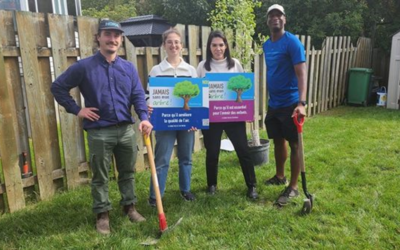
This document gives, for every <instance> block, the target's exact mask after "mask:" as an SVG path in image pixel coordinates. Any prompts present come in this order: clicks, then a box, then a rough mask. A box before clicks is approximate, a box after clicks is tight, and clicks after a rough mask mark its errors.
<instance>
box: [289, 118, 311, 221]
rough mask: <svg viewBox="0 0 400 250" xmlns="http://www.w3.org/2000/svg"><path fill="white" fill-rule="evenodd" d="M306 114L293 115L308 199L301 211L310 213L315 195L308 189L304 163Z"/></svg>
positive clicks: (302, 179) (305, 192) (302, 181)
mask: <svg viewBox="0 0 400 250" xmlns="http://www.w3.org/2000/svg"><path fill="white" fill-rule="evenodd" d="M304 120H305V118H304V116H303V117H301V118H300V119H299V118H298V116H297V113H296V114H295V115H294V116H293V121H294V124H295V125H296V127H297V133H298V138H299V162H300V170H301V184H302V187H303V191H304V194H305V195H306V199H304V203H303V208H302V210H301V212H302V213H303V214H308V213H310V212H311V210H312V208H313V205H314V196H313V195H312V194H310V193H309V192H308V190H307V181H306V166H305V164H304V147H303V125H304Z"/></svg>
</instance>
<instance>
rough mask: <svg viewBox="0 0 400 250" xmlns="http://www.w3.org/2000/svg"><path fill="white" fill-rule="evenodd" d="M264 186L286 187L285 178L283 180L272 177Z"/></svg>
mask: <svg viewBox="0 0 400 250" xmlns="http://www.w3.org/2000/svg"><path fill="white" fill-rule="evenodd" d="M265 185H267V186H270V185H287V180H286V177H283V179H279V178H278V176H276V175H274V177H272V178H271V179H269V180H266V181H265Z"/></svg>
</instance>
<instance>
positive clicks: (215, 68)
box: [197, 58, 244, 77]
mask: <svg viewBox="0 0 400 250" xmlns="http://www.w3.org/2000/svg"><path fill="white" fill-rule="evenodd" d="M232 59H233V61H234V62H235V65H234V66H233V67H232V68H230V69H228V64H227V61H226V60H227V59H226V58H225V59H222V60H214V59H212V58H211V62H210V67H211V71H207V70H206V68H205V67H204V64H205V62H206V60H203V61H201V62H200V63H199V66H197V75H198V76H199V77H204V76H205V75H206V73H242V72H244V70H243V67H242V65H241V64H240V62H239V60H237V59H236V58H232Z"/></svg>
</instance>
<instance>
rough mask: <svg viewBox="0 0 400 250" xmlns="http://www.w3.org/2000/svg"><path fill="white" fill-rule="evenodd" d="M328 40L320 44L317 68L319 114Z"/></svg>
mask: <svg viewBox="0 0 400 250" xmlns="http://www.w3.org/2000/svg"><path fill="white" fill-rule="evenodd" d="M327 42H328V38H325V40H324V41H323V43H322V50H321V65H320V67H319V72H320V77H319V83H318V112H317V113H320V112H322V111H323V104H322V103H323V100H322V99H323V92H324V88H325V71H326V69H325V64H326V62H325V57H326V56H325V55H326V50H327V46H328V44H327Z"/></svg>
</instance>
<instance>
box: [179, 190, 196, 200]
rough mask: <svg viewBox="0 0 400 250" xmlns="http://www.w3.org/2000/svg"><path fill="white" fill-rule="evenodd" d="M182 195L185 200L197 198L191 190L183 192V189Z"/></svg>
mask: <svg viewBox="0 0 400 250" xmlns="http://www.w3.org/2000/svg"><path fill="white" fill-rule="evenodd" d="M181 196H182V198H183V199H185V201H194V200H195V199H196V197H195V196H194V194H192V193H191V192H182V191H181Z"/></svg>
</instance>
